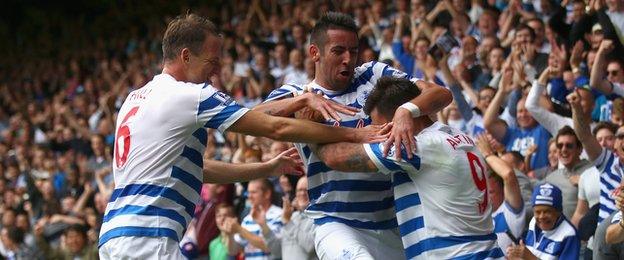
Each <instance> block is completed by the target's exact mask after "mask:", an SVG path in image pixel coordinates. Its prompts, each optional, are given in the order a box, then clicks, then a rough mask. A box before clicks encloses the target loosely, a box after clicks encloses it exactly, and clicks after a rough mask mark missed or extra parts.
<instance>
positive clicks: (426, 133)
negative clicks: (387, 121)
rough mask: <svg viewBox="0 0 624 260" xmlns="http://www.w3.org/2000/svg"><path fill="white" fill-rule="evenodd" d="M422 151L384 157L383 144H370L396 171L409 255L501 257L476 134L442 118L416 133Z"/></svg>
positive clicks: (379, 162)
mask: <svg viewBox="0 0 624 260" xmlns="http://www.w3.org/2000/svg"><path fill="white" fill-rule="evenodd" d="M416 140H417V147H418V148H417V149H418V150H417V152H416V154H415V155H414V156H413V158H412V159H408V158H407V153H406V151H405V148H402V149H401V151H400V152H401V160H400V161H398V160H396V159H395V155H394V154H395V153H396V152H397V151H396V150H395V147H393V148H392V149H391V151H390V154H389V155H388V157H385V158H384V157H383V154H382V151H383V143H377V144H365V145H364V148H365V150H366V153H367V154H368V156H369V157H370V158H371V160H372V161H373V162H374V163H375V165H376V166H377V168H378V169H379V170H380V172H382V173H384V174H391V176H392V187H393V191H394V199H395V209H396V215H397V221H398V224H399V231H400V233H401V239H402V241H403V246H404V248H405V255H406V257H407V259H449V258H453V259H455V258H457V259H498V258H503V257H504V255H503V252H502V250H501V249H500V248H499V247H498V244H497V243H496V235H495V234H494V233H493V230H494V227H493V225H492V214H491V211H492V207H491V205H490V203H489V201H488V194H487V192H488V189H487V178H488V171H487V168H486V167H487V166H486V163H485V160H484V159H483V158H482V157H481V155H480V153H479V151H478V150H477V149H476V146H475V143H474V141H473V140H472V139H470V137H468V136H467V135H465V134H464V133H462V132H460V131H459V130H456V129H453V128H451V127H449V126H447V125H444V124H441V123H439V122H435V123H433V125H431V126H430V127H428V128H426V129H424V130H423V131H422V132H421V133H420V134H418V135H417V136H416Z"/></svg>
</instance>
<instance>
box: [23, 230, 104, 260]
mask: <svg viewBox="0 0 624 260" xmlns="http://www.w3.org/2000/svg"><path fill="white" fill-rule="evenodd" d="M35 236H36V239H37V247H38V248H39V249H40V250H41V251H42V252H43V254H44V255H45V257H46V258H50V259H67V260H70V259H76V258H78V259H85V260H96V259H99V256H98V248H97V246H96V245H95V244H93V243H90V242H89V239H88V238H87V232H86V229H85V227H84V226H81V225H71V226H69V227H68V228H67V229H65V231H64V234H63V236H64V239H63V241H64V245H63V247H61V248H59V249H55V248H52V247H51V246H50V244H48V242H47V241H46V239H45V238H44V237H43V226H42V225H37V226H36V227H35Z"/></svg>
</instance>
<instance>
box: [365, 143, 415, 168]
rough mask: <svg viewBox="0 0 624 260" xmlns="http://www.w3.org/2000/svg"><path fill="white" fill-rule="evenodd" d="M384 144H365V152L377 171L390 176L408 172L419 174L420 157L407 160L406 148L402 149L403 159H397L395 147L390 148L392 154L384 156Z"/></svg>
mask: <svg viewBox="0 0 624 260" xmlns="http://www.w3.org/2000/svg"><path fill="white" fill-rule="evenodd" d="M383 148H384V144H383V143H373V144H364V150H365V151H366V154H367V155H368V157H369V158H370V159H371V160H372V161H373V163H375V166H377V169H379V171H380V172H382V173H383V174H390V173H393V172H399V171H407V172H418V170H420V156H419V155H416V154H415V155H413V156H412V159H408V158H407V152H406V151H405V148H403V147H401V151H400V152H401V159H400V160H397V159H396V158H395V153H396V151H395V150H396V149H395V147H394V146H392V148H390V152H389V153H388V156H387V157H384V156H383Z"/></svg>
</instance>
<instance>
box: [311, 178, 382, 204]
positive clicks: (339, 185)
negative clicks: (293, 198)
mask: <svg viewBox="0 0 624 260" xmlns="http://www.w3.org/2000/svg"><path fill="white" fill-rule="evenodd" d="M390 189H391V185H390V182H389V181H365V180H336V181H328V182H325V183H323V184H321V185H319V186H316V187H314V188H311V189H308V194H309V196H310V199H313V200H316V199H318V198H319V197H321V195H322V194H325V193H329V192H332V191H350V192H353V191H390Z"/></svg>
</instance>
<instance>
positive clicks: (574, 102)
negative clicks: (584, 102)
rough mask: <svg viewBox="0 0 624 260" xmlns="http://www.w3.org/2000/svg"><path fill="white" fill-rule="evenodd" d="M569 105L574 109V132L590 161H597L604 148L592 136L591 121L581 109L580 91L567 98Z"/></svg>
mask: <svg viewBox="0 0 624 260" xmlns="http://www.w3.org/2000/svg"><path fill="white" fill-rule="evenodd" d="M567 100H568V103H569V104H570V107H571V108H572V120H573V121H574V131H575V132H576V135H578V138H579V139H580V140H581V143H582V144H583V148H584V149H585V152H587V156H588V157H589V160H591V161H595V160H596V159H598V157H599V156H600V154H601V153H602V147H601V146H600V143H598V140H596V137H595V136H594V135H592V133H591V130H590V126H589V123H590V121H591V119H590V118H588V117H587V116H586V115H585V113H583V109H582V108H581V97H580V95H579V94H578V90H575V91H574V92H572V93H571V94H570V95H568V97H567Z"/></svg>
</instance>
